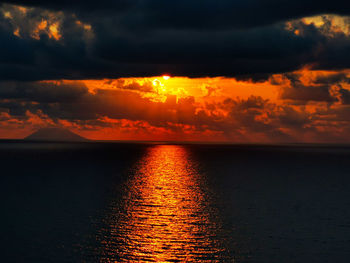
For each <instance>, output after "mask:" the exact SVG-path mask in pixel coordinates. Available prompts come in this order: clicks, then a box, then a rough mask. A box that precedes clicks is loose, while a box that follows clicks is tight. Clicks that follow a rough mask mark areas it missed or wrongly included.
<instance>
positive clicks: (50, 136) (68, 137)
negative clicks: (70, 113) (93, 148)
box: [25, 128, 88, 142]
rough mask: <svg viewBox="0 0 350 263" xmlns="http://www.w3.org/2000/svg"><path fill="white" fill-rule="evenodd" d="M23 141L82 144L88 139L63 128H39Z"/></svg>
mask: <svg viewBox="0 0 350 263" xmlns="http://www.w3.org/2000/svg"><path fill="white" fill-rule="evenodd" d="M25 140H31V141H69V142H82V141H88V139H86V138H84V137H81V136H80V135H78V134H75V133H74V132H71V131H70V130H67V129H64V128H41V129H39V130H37V131H36V132H34V133H32V134H31V135H29V136H27V137H26V138H25Z"/></svg>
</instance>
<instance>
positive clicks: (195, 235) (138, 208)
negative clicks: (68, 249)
mask: <svg viewBox="0 0 350 263" xmlns="http://www.w3.org/2000/svg"><path fill="white" fill-rule="evenodd" d="M203 181H204V180H203V177H202V176H201V175H200V174H199V173H198V172H197V171H196V167H195V163H194V161H193V160H191V158H189V153H188V152H187V150H186V148H184V147H182V146H175V145H158V146H154V147H150V148H149V149H148V152H147V154H146V156H145V157H144V158H142V159H141V160H140V162H139V164H138V166H137V167H136V169H135V171H134V175H133V176H132V177H131V178H130V180H129V181H128V182H127V183H126V189H125V195H124V197H123V200H122V203H121V204H120V205H119V206H115V210H114V213H116V214H117V215H116V216H115V217H111V218H110V219H109V222H108V224H109V229H110V230H109V236H108V237H106V238H105V240H103V246H104V252H103V254H104V256H103V259H102V260H103V261H108V262H112V261H116V262H150V261H151V262H222V260H221V259H220V255H221V254H222V252H223V251H224V250H223V249H222V248H220V244H219V243H220V242H218V238H217V234H216V231H217V228H218V224H217V223H216V222H214V221H215V215H214V216H213V212H214V211H213V208H211V207H210V203H209V201H208V196H207V194H206V191H205V190H204V189H205V184H204V182H203Z"/></svg>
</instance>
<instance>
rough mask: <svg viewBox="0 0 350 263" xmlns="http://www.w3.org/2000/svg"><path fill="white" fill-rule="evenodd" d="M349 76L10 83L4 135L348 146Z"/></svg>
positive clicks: (322, 73) (302, 72)
mask: <svg viewBox="0 0 350 263" xmlns="http://www.w3.org/2000/svg"><path fill="white" fill-rule="evenodd" d="M349 76H350V75H349V72H348V71H342V72H338V71H310V70H308V69H306V68H305V69H302V70H300V71H296V72H291V73H288V74H276V75H273V76H272V77H271V78H270V79H269V80H267V81H265V82H259V83H254V82H251V81H238V80H236V79H233V78H199V79H190V78H177V77H172V78H169V79H164V78H162V77H151V78H124V79H104V80H80V81H75V80H60V81H41V82H33V83H31V84H30V85H28V84H27V86H26V87H23V86H19V84H17V83H12V84H11V83H6V87H7V91H2V93H0V96H1V97H2V98H4V99H3V100H2V102H1V103H0V109H2V110H1V113H2V119H1V127H2V128H1V130H2V131H1V132H0V135H1V134H2V136H3V137H9V136H8V135H6V133H7V134H10V132H9V130H10V129H12V128H14V127H19V129H18V130H21V129H20V127H29V128H26V129H23V130H21V131H22V132H18V133H17V134H16V135H15V137H22V136H25V135H26V134H27V133H30V131H31V130H33V129H36V128H39V127H45V126H53V125H60V126H64V127H67V128H69V129H72V130H74V131H75V132H77V133H79V134H81V135H83V136H86V137H88V138H91V139H98V140H107V139H108V140H175V141H181V140H189V141H229V142H293V141H302V142H317V141H341V140H348V139H347V138H348V137H347V136H345V135H346V134H347V132H348V131H349V130H350V119H349V118H348V117H347V115H346V114H347V112H350V89H349V83H350V78H349ZM154 82H155V83H154ZM155 84H156V85H155ZM159 86H161V88H162V90H161V91H160V90H159V88H160V87H159ZM2 90H4V89H2ZM5 98H6V99H5Z"/></svg>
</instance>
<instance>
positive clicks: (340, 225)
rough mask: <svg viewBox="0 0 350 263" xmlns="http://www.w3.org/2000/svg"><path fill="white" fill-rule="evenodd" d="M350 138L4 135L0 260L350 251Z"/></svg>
mask: <svg viewBox="0 0 350 263" xmlns="http://www.w3.org/2000/svg"><path fill="white" fill-rule="evenodd" d="M349 164H350V147H345V146H344V147H342V146H332V145H328V146H326V145H323V146H317V145H294V146H291V145H289V146H287V145H285V146H283V145H275V146H271V145H270V146H263V145H181V144H178V145H167V144H128V143H34V142H24V141H1V142H0V167H1V175H0V185H1V191H0V192H1V196H0V200H1V203H0V204H1V218H0V230H1V244H0V245H1V251H2V252H1V255H0V260H1V262H276V263H277V262H279V263H280V262H349V258H350V165H349Z"/></svg>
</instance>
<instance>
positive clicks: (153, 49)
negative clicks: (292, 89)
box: [0, 1, 350, 81]
mask: <svg viewBox="0 0 350 263" xmlns="http://www.w3.org/2000/svg"><path fill="white" fill-rule="evenodd" d="M16 3H20V2H19V1H17V2H16ZM26 3H27V5H32V6H36V7H35V8H26V9H25V10H26V11H23V10H22V11H21V9H20V7H17V6H13V5H8V4H3V5H2V6H1V7H0V9H1V11H0V47H1V50H2V51H1V52H2V53H3V55H2V56H1V57H0V79H3V80H19V79H21V80H43V79H47V80H48V79H62V78H64V79H84V78H88V79H96V78H119V77H142V76H156V75H162V74H164V73H168V74H171V75H174V76H189V77H203V76H231V77H236V78H238V79H249V78H251V79H253V80H256V81H260V80H264V79H267V78H268V77H269V76H271V75H272V74H274V73H283V72H290V71H294V70H297V69H299V68H301V67H303V66H305V65H312V66H313V67H314V68H317V69H344V68H349V66H350V65H349V61H350V59H349V58H350V53H349V52H348V50H349V49H348V47H349V45H350V38H349V35H348V34H347V32H346V31H344V30H345V29H344V28H345V25H343V26H342V27H339V26H337V21H338V20H339V19H338V20H337V19H336V17H335V16H327V17H325V19H324V21H323V22H322V23H323V24H322V25H321V26H320V25H319V24H315V23H310V22H306V21H305V19H304V20H303V19H296V20H288V19H292V18H295V17H301V16H304V15H312V14H316V13H318V12H321V10H324V12H326V11H327V10H328V11H332V10H333V11H334V12H335V13H342V11H341V10H338V11H337V10H336V9H337V8H336V7H335V5H334V7H331V6H329V3H328V5H327V6H326V5H324V6H323V7H322V8H321V7H318V5H313V6H314V7H313V8H314V9H311V3H310V10H309V11H308V12H305V14H304V12H303V13H298V10H300V8H298V10H297V8H296V6H294V4H293V6H291V7H290V11H292V10H294V11H293V12H296V13H295V14H292V13H288V12H287V11H288V10H289V9H285V7H281V4H280V3H279V2H278V3H277V2H276V3H275V2H273V3H274V4H276V6H274V8H275V7H276V8H280V11H279V12H276V13H273V12H272V10H269V11H268V12H267V13H264V12H263V10H264V8H266V7H267V6H269V5H268V4H271V3H272V2H271V3H270V2H266V3H265V4H266V6H265V5H264V3H261V2H254V3H255V5H249V7H250V8H249V9H248V5H247V4H246V3H245V2H244V3H243V2H237V1H223V2H222V3H221V4H218V3H216V2H215V3H214V2H211V1H205V2H203V3H202V2H201V5H200V6H198V5H195V4H194V2H193V1H192V2H188V1H186V2H185V1H179V2H177V1H176V3H175V2H174V1H173V2H171V3H170V2H166V3H163V2H159V1H139V2H137V1H136V2H131V1H130V2H129V1H122V2H117V4H116V5H117V6H118V8H119V6H120V5H121V6H123V7H124V8H121V9H118V8H116V10H114V9H113V8H114V3H112V2H110V1H107V2H103V1H102V3H101V5H100V6H99V4H100V3H99V4H97V3H96V7H95V9H96V10H98V12H91V11H89V4H87V5H86V6H85V7H84V8H85V9H84V8H83V9H82V10H80V9H79V10H78V5H76V6H75V7H74V5H75V4H74V5H73V7H72V8H70V7H69V6H68V5H66V4H65V2H63V3H61V2H60V3H59V2H52V1H47V3H46V2H45V3H44V2H41V1H32V2H26ZM283 3H284V2H283ZM285 4H287V5H288V4H289V3H284V5H285ZM110 5H112V6H110ZM304 5H305V3H304ZM321 6H322V4H321ZM108 7H109V8H108ZM184 7H186V8H188V9H184ZM236 7H237V9H235V8H236ZM257 7H259V9H257V10H255V8H257ZM47 8H49V9H47ZM51 8H52V9H51ZM99 8H100V9H99ZM319 8H320V9H319ZM343 8H344V5H342V9H343ZM107 9H108V10H107ZM185 10H186V11H185ZM215 10H217V11H215ZM248 10H249V12H250V13H249V15H248V16H243V14H244V12H246V11H247V12H248ZM254 10H255V11H256V12H257V11H259V14H258V13H256V14H254ZM284 11H285V12H286V13H284ZM180 12H181V15H180ZM232 12H237V16H235V15H233V14H232ZM299 12H300V11H299ZM177 13H178V15H176V14H177ZM225 14H226V15H225ZM253 14H254V15H255V16H254V19H251V18H249V17H250V16H252V15H253ZM274 15H276V17H274ZM174 16H176V18H174ZM187 16H188V17H187ZM226 16H227V17H226ZM172 17H173V19H171V18H172ZM287 20H288V22H285V21H287ZM224 21H225V23H224ZM249 21H257V23H258V24H249V23H250V22H249ZM343 21H344V23H348V22H346V21H348V20H346V19H345V18H344V19H343ZM251 23H253V22H251ZM286 23H287V24H286ZM329 24H331V26H329ZM242 28H244V30H243V29H242ZM342 29H344V30H343V31H342ZM296 32H298V34H297V33H296ZM339 54H341V55H339Z"/></svg>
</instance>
